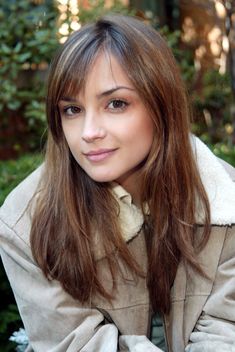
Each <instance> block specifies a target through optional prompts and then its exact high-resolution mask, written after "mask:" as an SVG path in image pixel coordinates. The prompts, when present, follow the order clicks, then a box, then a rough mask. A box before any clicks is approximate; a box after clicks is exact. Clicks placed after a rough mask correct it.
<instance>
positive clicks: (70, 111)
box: [63, 105, 82, 116]
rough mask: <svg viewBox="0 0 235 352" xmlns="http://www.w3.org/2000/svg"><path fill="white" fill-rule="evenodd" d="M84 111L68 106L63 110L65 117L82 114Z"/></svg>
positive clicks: (77, 107)
mask: <svg viewBox="0 0 235 352" xmlns="http://www.w3.org/2000/svg"><path fill="white" fill-rule="evenodd" d="M81 111H82V109H81V108H80V107H79V106H73V105H72V106H66V107H64V108H63V113H64V114H65V115H69V116H73V115H77V114H80V113H81Z"/></svg>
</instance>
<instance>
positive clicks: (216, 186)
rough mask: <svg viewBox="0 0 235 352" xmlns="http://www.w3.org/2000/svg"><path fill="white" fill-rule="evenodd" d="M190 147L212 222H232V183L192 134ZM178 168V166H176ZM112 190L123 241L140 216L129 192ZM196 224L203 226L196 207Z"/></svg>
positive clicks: (234, 202) (135, 229)
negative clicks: (208, 204)
mask: <svg viewBox="0 0 235 352" xmlns="http://www.w3.org/2000/svg"><path fill="white" fill-rule="evenodd" d="M191 144H192V149H193V152H194V155H195V159H196V162H197V166H198V170H199V173H200V176H201V179H202V183H203V185H204V187H205V190H206V193H207V195H208V198H209V202H210V207H211V224H212V225H219V226H223V225H224V226H225V225H232V224H235V183H234V182H233V181H232V179H231V178H230V176H229V175H228V173H227V172H226V171H225V169H224V167H223V165H222V164H221V163H220V162H219V161H218V158H217V157H216V156H215V155H214V154H213V153H212V152H211V151H210V150H209V149H208V147H207V146H206V145H205V144H204V143H203V142H202V141H200V139H198V138H197V137H195V136H192V137H191ZM179 167H180V166H179ZM112 190H113V193H114V195H115V196H116V198H117V199H118V202H119V205H120V224H121V228H122V233H123V237H124V239H125V240H126V241H128V240H130V239H131V238H133V237H134V236H135V235H136V234H137V233H138V232H139V231H140V229H141V226H142V224H143V215H142V213H141V211H140V210H139V209H138V208H137V207H136V206H135V205H134V204H133V203H132V199H131V195H130V194H129V193H128V192H126V191H125V190H124V189H123V188H122V187H121V186H120V185H117V184H113V188H112ZM196 219H197V223H198V224H201V225H203V219H204V216H203V212H202V211H201V209H200V207H198V211H197V215H196Z"/></svg>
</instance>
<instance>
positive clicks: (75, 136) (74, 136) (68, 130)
mask: <svg viewBox="0 0 235 352" xmlns="http://www.w3.org/2000/svg"><path fill="white" fill-rule="evenodd" d="M62 128H63V132H64V136H65V139H66V141H67V143H68V146H69V148H70V149H71V151H72V152H73V151H75V149H80V133H79V130H78V129H77V128H73V126H66V125H65V126H63V125H62Z"/></svg>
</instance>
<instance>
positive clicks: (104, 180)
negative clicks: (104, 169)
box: [88, 174, 115, 182]
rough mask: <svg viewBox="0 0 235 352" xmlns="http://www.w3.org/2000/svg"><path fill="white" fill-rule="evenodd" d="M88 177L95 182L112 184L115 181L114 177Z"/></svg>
mask: <svg viewBox="0 0 235 352" xmlns="http://www.w3.org/2000/svg"><path fill="white" fill-rule="evenodd" d="M88 176H89V177H90V178H91V179H92V180H93V181H95V182H112V181H114V180H115V178H114V177H111V176H107V175H89V174H88Z"/></svg>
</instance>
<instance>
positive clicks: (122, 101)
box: [107, 99, 129, 112]
mask: <svg viewBox="0 0 235 352" xmlns="http://www.w3.org/2000/svg"><path fill="white" fill-rule="evenodd" d="M113 103H121V105H122V106H121V107H112V108H110V107H109V106H110V104H113ZM128 105H129V103H128V102H127V101H125V100H123V99H112V100H110V101H109V103H108V105H107V109H110V110H112V111H118V112H119V111H124V110H125V109H126V108H127V106H128Z"/></svg>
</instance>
